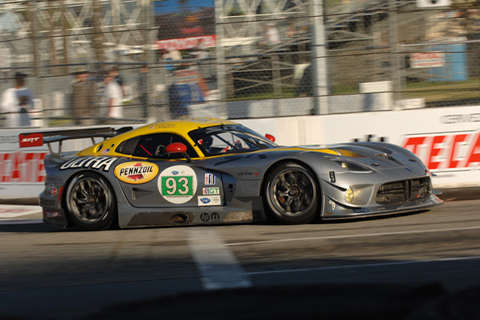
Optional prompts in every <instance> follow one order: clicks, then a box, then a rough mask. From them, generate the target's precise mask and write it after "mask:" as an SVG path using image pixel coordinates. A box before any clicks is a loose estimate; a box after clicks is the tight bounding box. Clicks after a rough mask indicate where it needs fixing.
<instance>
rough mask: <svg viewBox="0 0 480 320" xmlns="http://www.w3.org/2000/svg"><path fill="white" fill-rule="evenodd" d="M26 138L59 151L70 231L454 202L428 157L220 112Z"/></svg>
mask: <svg viewBox="0 0 480 320" xmlns="http://www.w3.org/2000/svg"><path fill="white" fill-rule="evenodd" d="M98 137H102V138H103V140H102V141H101V142H96V141H95V139H97V138H98ZM19 138H20V144H21V146H22V147H26V146H34V145H36V146H39V145H43V144H45V143H46V144H48V146H49V149H50V152H51V154H50V155H48V156H47V157H46V158H45V160H44V162H45V171H46V179H45V190H44V191H43V192H42V193H41V194H40V205H41V206H42V208H43V219H44V221H45V222H46V223H50V224H55V225H59V226H62V227H79V228H82V229H86V230H101V229H107V228H110V227H114V226H115V227H120V228H131V227H150V226H179V225H207V224H229V223H247V222H253V221H262V220H267V219H276V220H277V221H278V222H281V223H285V224H302V223H308V222H311V221H312V220H314V219H318V220H321V219H324V220H326V219H344V218H356V217H366V216H381V215H386V214H397V213H404V212H411V211H420V210H424V209H428V208H431V207H433V206H437V205H440V204H442V203H443V202H442V200H440V199H439V198H438V197H437V194H438V192H437V191H436V190H434V189H433V186H432V181H431V174H430V172H429V170H428V169H427V167H426V166H425V165H424V164H423V163H422V162H421V160H420V159H419V158H418V157H417V156H416V155H415V154H413V153H412V152H410V151H408V150H406V149H403V148H401V147H399V146H396V145H393V144H388V143H385V142H351V143H344V144H335V145H330V146H325V147H318V146H317V147H312V146H304V147H285V146H279V145H277V144H275V142H274V140H275V138H274V137H273V136H271V135H266V136H265V137H264V136H262V135H260V134H258V133H256V132H254V131H252V130H250V129H249V128H247V127H245V126H243V125H241V124H238V123H235V122H232V121H227V120H218V119H195V120H176V121H167V122H159V123H154V124H148V125H144V126H142V127H139V128H137V129H132V128H120V129H115V128H90V129H83V130H82V129H79V130H65V131H50V132H35V133H25V134H20V136H19ZM85 138H90V139H92V141H93V145H92V146H90V147H88V148H86V149H84V150H82V151H79V152H62V142H63V141H65V140H68V139H85ZM55 143H58V144H59V147H58V151H54V150H53V147H52V146H54V145H55Z"/></svg>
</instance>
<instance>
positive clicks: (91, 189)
mask: <svg viewBox="0 0 480 320" xmlns="http://www.w3.org/2000/svg"><path fill="white" fill-rule="evenodd" d="M65 208H66V211H67V214H68V216H69V218H70V220H71V222H72V223H73V224H74V225H75V226H77V227H80V228H82V229H85V230H90V231H95V230H103V229H108V228H109V227H110V226H111V225H112V223H113V221H114V220H115V212H116V200H115V196H114V194H113V191H112V188H111V187H110V185H109V183H108V182H107V181H106V180H105V178H103V177H102V176H100V175H99V174H96V173H93V172H82V173H79V174H77V175H76V176H74V177H73V179H72V180H71V181H70V183H69V184H68V187H67V191H66V196H65Z"/></svg>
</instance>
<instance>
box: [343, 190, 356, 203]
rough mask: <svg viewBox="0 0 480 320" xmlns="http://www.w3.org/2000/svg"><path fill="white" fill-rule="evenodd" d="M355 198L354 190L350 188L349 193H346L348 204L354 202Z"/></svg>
mask: <svg viewBox="0 0 480 320" xmlns="http://www.w3.org/2000/svg"><path fill="white" fill-rule="evenodd" d="M353 197H354V194H353V190H352V188H350V187H348V189H347V191H346V192H345V200H347V202H352V201H353Z"/></svg>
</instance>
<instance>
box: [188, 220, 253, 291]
mask: <svg viewBox="0 0 480 320" xmlns="http://www.w3.org/2000/svg"><path fill="white" fill-rule="evenodd" d="M187 240H188V247H189V248H190V252H191V254H192V256H193V260H194V261H195V263H196V264H197V267H198V269H199V270H200V273H201V276H202V284H203V288H204V289H205V290H215V289H226V288H240V287H250V286H251V285H252V284H251V282H250V280H249V279H248V276H247V274H246V273H245V272H244V271H243V269H242V267H241V266H240V265H239V263H238V261H237V259H236V258H235V256H234V255H233V253H232V252H231V251H230V249H228V247H227V246H226V245H225V242H224V241H223V240H222V239H221V237H220V236H219V235H218V234H217V232H216V231H215V229H214V228H211V227H192V228H188V229H187Z"/></svg>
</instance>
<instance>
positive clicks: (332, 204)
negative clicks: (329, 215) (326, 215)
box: [328, 200, 336, 211]
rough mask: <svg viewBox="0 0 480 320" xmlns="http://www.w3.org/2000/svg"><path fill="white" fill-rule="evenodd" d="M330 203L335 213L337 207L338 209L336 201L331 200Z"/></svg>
mask: <svg viewBox="0 0 480 320" xmlns="http://www.w3.org/2000/svg"><path fill="white" fill-rule="evenodd" d="M328 203H329V204H330V206H331V207H332V210H333V211H335V207H336V204H335V202H334V201H332V200H330V201H328Z"/></svg>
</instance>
